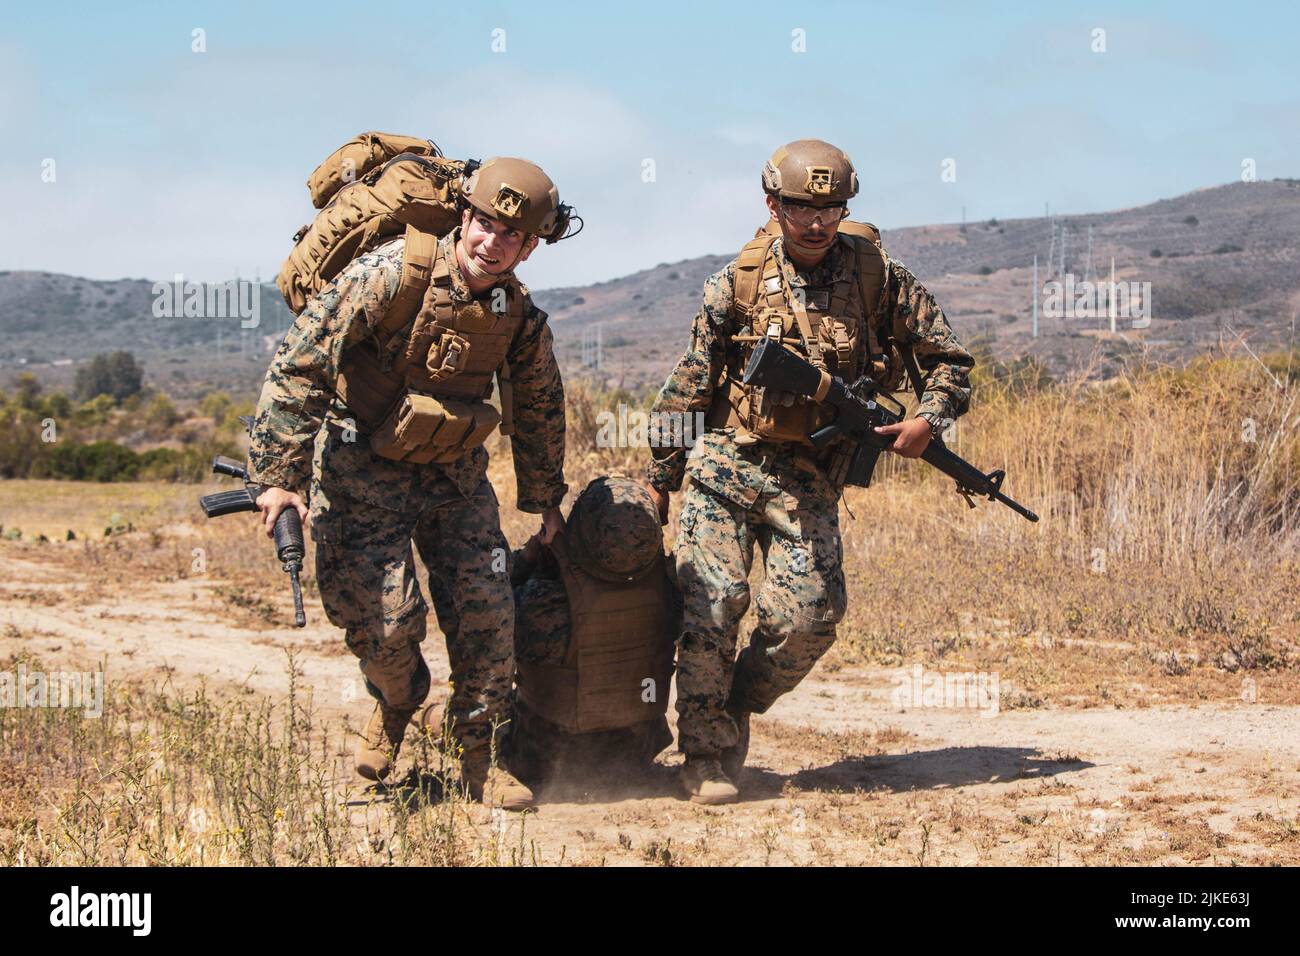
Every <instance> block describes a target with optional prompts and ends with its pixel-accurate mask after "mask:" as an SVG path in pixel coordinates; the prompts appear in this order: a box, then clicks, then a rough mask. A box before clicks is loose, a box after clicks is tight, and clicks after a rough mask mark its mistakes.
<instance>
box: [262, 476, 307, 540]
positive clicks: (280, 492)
mask: <svg viewBox="0 0 1300 956" xmlns="http://www.w3.org/2000/svg"><path fill="white" fill-rule="evenodd" d="M256 504H257V507H258V508H260V509H261V511H262V525H263V527H265V529H266V536H267V537H268V538H269V537H271V536H272V535H274V534H275V522H276V519H277V518H279V517H280V512H281V511H283V510H284V509H285V508H288V507H293V508H296V509H297V510H298V517H299V518H301V519H302V523H303V526H304V527H306V525H307V505H306V503H305V502H304V501H303V500H302V496H301V495H296V494H294V493H293V492H292V491H285V490H284V489H283V488H271V487H269V486H263V488H262V491H261V493H260V494H259V495H258V496H257V500H256Z"/></svg>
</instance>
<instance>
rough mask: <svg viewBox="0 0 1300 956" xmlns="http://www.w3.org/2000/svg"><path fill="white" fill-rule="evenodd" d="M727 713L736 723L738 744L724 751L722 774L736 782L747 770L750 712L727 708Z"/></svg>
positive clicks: (722, 755)
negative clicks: (743, 771)
mask: <svg viewBox="0 0 1300 956" xmlns="http://www.w3.org/2000/svg"><path fill="white" fill-rule="evenodd" d="M727 713H728V714H730V715H731V719H732V720H734V721H735V722H736V732H737V736H736V744H735V746H733V747H728V748H727V749H726V750H724V751H722V754H721V758H720V760H721V763H722V772H723V773H725V774H726V775H727V776H728V777H729V778H731V779H732V780H733V781H734V780H739V779H740V771H742V770H743V769H745V758H746V757H748V756H749V711H747V710H739V709H736V710H733V709H731V708H730V707H729V708H727Z"/></svg>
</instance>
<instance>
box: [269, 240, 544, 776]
mask: <svg viewBox="0 0 1300 956" xmlns="http://www.w3.org/2000/svg"><path fill="white" fill-rule="evenodd" d="M460 234H461V229H460V228H458V229H456V230H454V231H453V232H451V233H450V234H448V235H447V236H445V237H443V238H442V239H441V240H439V246H440V253H441V254H442V256H443V257H444V258H445V261H446V262H447V263H448V265H449V267H450V281H451V298H452V300H453V302H455V303H468V302H469V301H470V300H471V299H473V298H474V296H473V294H472V293H471V291H470V289H469V286H468V285H467V283H466V281H465V278H464V276H463V275H462V273H461V270H460V268H459V266H458V264H457V257H456V253H455V246H456V243H457V242H458V240H459V238H460ZM404 243H405V240H404V239H397V240H394V241H392V242H389V243H387V244H385V245H382V246H380V247H379V248H377V249H375V250H374V251H373V252H370V253H368V254H366V255H362V256H360V257H358V258H357V259H355V260H354V261H353V262H351V263H350V264H349V265H348V266H346V267H345V268H344V269H343V270H342V272H341V273H340V274H339V275H338V276H337V277H336V278H335V279H334V281H332V282H331V283H329V284H328V285H327V286H326V287H325V288H323V289H322V290H321V291H320V292H319V293H318V294H317V295H316V296H315V297H313V298H312V299H311V300H310V301H309V303H308V305H307V307H306V309H305V310H304V311H303V312H302V314H301V315H300V316H299V317H298V320H297V322H296V323H295V324H294V326H293V328H292V329H291V330H290V332H289V333H288V335H287V336H286V337H285V340H284V342H283V344H282V345H281V347H280V349H279V351H278V352H277V353H276V356H275V358H274V360H273V362H272V364H271V367H270V369H269V371H268V372H267V376H266V381H265V383H264V386H263V389H262V394H261V398H260V401H259V403H258V408H257V414H256V418H255V422H254V425H253V429H252V444H251V449H250V464H251V466H252V472H253V475H254V480H256V481H258V482H259V483H261V484H262V485H263V486H264V487H275V488H283V489H286V490H288V491H291V492H295V493H298V494H301V493H303V492H306V491H308V490H309V491H310V503H311V519H312V520H311V528H312V537H313V540H314V542H315V545H316V576H317V583H318V585H319V587H320V591H321V599H322V603H323V605H324V607H325V611H326V614H327V615H328V617H329V619H330V621H331V623H333V624H334V625H335V626H337V627H340V628H342V629H343V630H344V631H345V635H346V641H347V646H348V648H349V649H350V650H351V651H352V653H353V654H355V655H356V656H357V657H358V658H359V660H360V664H361V671H362V673H363V675H364V677H365V682H366V687H367V690H368V691H369V692H370V694H371V695H372V696H373V697H375V698H376V699H377V700H378V701H379V702H380V704H381V705H382V707H381V708H380V709H381V710H382V712H383V714H384V727H383V730H384V732H385V733H386V734H387V737H388V739H389V740H390V741H391V742H392V744H393V746H392V755H395V752H396V746H397V745H399V744H400V742H401V737H402V735H403V734H404V732H405V726H406V721H407V720H409V718H410V717H411V715H412V713H413V712H414V711H415V710H416V709H417V708H418V707H419V706H420V704H421V703H422V702H423V701H424V699H425V697H426V696H427V694H428V692H429V683H430V676H429V670H428V667H427V666H426V664H425V662H424V659H423V657H422V655H421V653H420V649H419V645H420V642H421V641H423V640H424V637H425V630H426V614H427V605H426V603H425V600H424V597H423V595H422V594H421V591H420V587H419V585H418V583H417V581H416V576H415V568H414V562H413V557H412V542H414V546H415V548H416V549H418V550H419V552H420V556H421V559H422V560H423V561H424V563H425V566H426V567H427V569H428V571H429V587H430V591H431V596H432V599H433V605H434V610H435V612H436V613H437V616H438V624H439V626H440V627H441V629H442V631H443V634H444V636H445V638H446V642H447V654H448V658H449V660H450V665H451V687H452V692H451V697H450V700H449V702H448V710H449V713H450V716H451V718H452V723H453V726H454V728H455V734H456V738H457V741H458V742H459V744H460V745H461V746H462V747H463V749H464V751H465V752H466V754H467V755H471V754H482V753H484V752H485V751H486V750H487V749H488V747H489V744H490V743H491V739H492V735H493V733H494V726H496V725H499V724H503V723H506V722H508V720H509V716H510V713H509V700H510V689H511V681H512V678H513V674H514V657H513V646H512V636H513V630H514V603H513V600H512V595H511V590H510V582H509V574H508V557H509V553H508V550H507V544H506V540H505V537H504V536H503V534H502V532H501V527H500V520H499V515H498V504H497V498H496V494H495V492H494V490H493V488H492V485H491V484H490V483H489V481H488V479H487V463H488V455H487V451H486V449H485V448H484V447H482V446H481V445H480V446H479V447H476V448H473V449H472V450H470V451H468V452H466V453H465V454H464V455H462V456H461V457H459V458H457V459H455V460H453V461H450V462H446V463H432V462H431V463H428V464H413V463H410V462H405V461H398V460H393V459H390V458H387V457H381V456H380V455H378V454H376V453H375V452H374V451H372V450H371V447H370V444H369V442H368V441H367V440H366V437H365V436H364V435H359V434H358V433H357V431H356V430H355V429H356V425H355V420H354V418H353V416H352V415H351V414H350V411H349V409H348V408H347V407H346V406H344V405H343V404H342V402H341V400H340V399H339V398H338V397H337V384H338V377H339V370H340V367H341V365H342V363H343V355H344V351H345V350H346V349H348V348H349V347H351V346H354V345H357V344H358V343H360V342H362V341H363V340H365V339H366V338H367V336H369V335H371V334H372V333H373V332H374V331H375V330H377V329H378V328H379V327H380V324H381V322H382V321H383V318H384V315H385V310H386V308H387V307H388V305H389V304H390V303H391V302H392V301H393V297H394V295H395V294H396V292H397V289H398V282H399V278H400V276H401V272H402V259H403V252H404ZM522 294H523V295H524V296H525V307H524V309H523V322H522V325H521V327H520V329H519V332H518V334H517V335H516V336H515V338H514V340H513V343H512V345H511V346H510V349H509V353H508V356H507V359H508V362H509V365H510V369H511V381H512V383H513V390H514V406H515V423H516V427H517V431H516V432H515V433H514V435H513V438H512V442H511V447H512V450H513V455H514V465H515V476H516V481H517V491H518V495H517V507H518V508H519V510H521V511H524V512H529V513H534V514H538V513H543V512H545V511H546V510H547V509H550V508H554V507H557V506H558V505H559V503H560V501H561V500H562V499H563V498H564V496H565V493H566V491H567V486H566V484H565V481H564V476H563V463H564V434H565V422H564V391H563V385H562V383H561V379H560V372H559V368H558V366H557V364H556V360H555V356H554V354H553V350H552V336H551V331H550V328H549V327H548V325H547V316H546V313H545V312H543V311H541V310H540V309H538V308H537V307H536V306H535V305H534V304H533V303H532V300H531V298H527V290H526V289H522ZM491 296H492V290H489V291H488V292H485V293H483V294H482V295H481V296H480V297H479V301H487V300H490V298H491ZM313 452H314V454H313ZM389 723H395V726H392V727H390V726H388V724H389ZM372 730H373V728H372ZM358 770H361V771H362V772H363V773H364V772H365V770H364V769H363V767H362V764H361V761H360V759H359V761H358ZM386 772H387V767H386V765H383V766H380V767H379V768H378V770H374V769H372V770H371V773H370V774H367V775H374V776H384V775H385V774H386ZM530 797H531V795H530Z"/></svg>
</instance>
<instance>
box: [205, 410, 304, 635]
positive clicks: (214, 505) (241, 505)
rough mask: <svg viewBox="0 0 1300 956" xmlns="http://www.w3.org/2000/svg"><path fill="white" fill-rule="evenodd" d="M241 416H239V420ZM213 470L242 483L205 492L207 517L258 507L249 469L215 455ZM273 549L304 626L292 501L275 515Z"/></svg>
mask: <svg viewBox="0 0 1300 956" xmlns="http://www.w3.org/2000/svg"><path fill="white" fill-rule="evenodd" d="M242 420H243V419H242V418H241V421H242ZM212 470H213V472H215V473H216V474H218V475H230V476H231V477H232V478H242V479H243V480H244V487H243V488H242V489H240V490H239V491H221V492H217V493H216V494H213V495H204V496H203V497H201V498H200V499H199V507H200V508H202V509H203V513H204V514H205V515H207V516H208V517H209V518H220V517H221V516H222V515H230V514H235V513H236V512H238V511H259V510H261V509H259V508H258V507H257V492H258V487H259V486H258V485H257V484H256V483H255V482H253V481H252V479H251V478H250V477H249V475H248V469H247V468H245V467H244V466H243V465H241V464H240V463H239V462H237V461H234V460H233V459H230V458H226V457H224V456H222V455H218V456H217V457H216V458H214V459H212ZM272 534H273V536H274V538H275V551H276V554H277V555H279V558H280V562H281V563H282V564H283V565H284V570H285V571H287V572H289V580H290V581H291V582H292V584H293V623H294V626H295V627H306V626H307V615H306V614H305V613H304V612H303V609H302V584H301V582H300V581H299V580H298V575H299V573H300V572H301V571H302V558H303V555H304V554H305V553H306V551H305V549H304V548H303V544H302V519H301V518H299V517H298V509H297V508H295V507H294V506H293V505H290V506H289V507H287V508H285V509H284V510H283V511H281V512H280V517H278V518H277V519H275V530H274V531H273V532H272Z"/></svg>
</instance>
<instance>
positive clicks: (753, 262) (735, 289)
mask: <svg viewBox="0 0 1300 956" xmlns="http://www.w3.org/2000/svg"><path fill="white" fill-rule="evenodd" d="M774 242H776V236H774V235H770V234H768V233H760V234H759V235H758V236H756V237H755V238H753V239H751V240H749V242H747V243H745V245H744V248H742V249H741V250H740V255H739V256H737V257H736V278H735V282H734V283H733V284H732V307H733V308H734V309H735V310H736V312H737V313H738V314H740V315H742V316H744V317H745V318H749V316H751V315H752V314H753V312H754V307H755V306H756V305H758V297H759V292H760V290H761V289H762V287H763V264H764V263H765V262H767V254H768V252H769V251H770V250H771V248H772V243H774Z"/></svg>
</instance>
